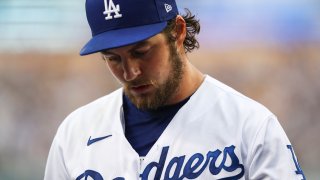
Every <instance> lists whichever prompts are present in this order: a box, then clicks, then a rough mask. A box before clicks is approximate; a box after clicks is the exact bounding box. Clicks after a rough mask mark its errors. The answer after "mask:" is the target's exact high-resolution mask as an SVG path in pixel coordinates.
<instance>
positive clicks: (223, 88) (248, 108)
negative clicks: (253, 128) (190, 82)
mask: <svg viewBox="0 0 320 180" xmlns="http://www.w3.org/2000/svg"><path fill="white" fill-rule="evenodd" d="M202 91H203V92H202V93H201V94H203V95H206V96H207V97H209V98H207V99H208V100H210V101H211V102H212V103H214V104H215V105H216V106H215V107H217V106H218V107H220V108H221V110H225V111H228V112H232V113H236V114H238V115H240V114H241V115H242V116H243V115H245V114H246V113H248V114H252V113H259V114H260V115H262V114H263V115H264V116H266V117H267V116H270V115H272V113H271V112H270V110H269V109H268V108H266V107H265V106H264V105H262V104H261V103H259V102H257V101H255V100H253V99H251V98H249V97H247V96H245V95H243V94H242V93H240V92H238V91H236V90H235V89H233V88H231V87H229V86H227V85H226V84H224V83H222V82H220V81H218V80H216V79H214V78H212V77H210V76H207V77H206V79H205V82H204V83H203V90H202Z"/></svg>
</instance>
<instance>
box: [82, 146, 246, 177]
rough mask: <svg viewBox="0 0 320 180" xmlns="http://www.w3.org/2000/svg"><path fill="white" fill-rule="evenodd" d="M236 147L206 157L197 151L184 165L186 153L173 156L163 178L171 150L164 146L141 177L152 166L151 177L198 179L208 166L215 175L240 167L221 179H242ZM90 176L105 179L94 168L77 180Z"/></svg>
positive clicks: (242, 168) (242, 173)
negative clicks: (158, 156)
mask: <svg viewBox="0 0 320 180" xmlns="http://www.w3.org/2000/svg"><path fill="white" fill-rule="evenodd" d="M234 149H235V146H234V145H232V146H229V147H225V148H224V150H223V152H222V151H220V150H219V149H217V150H215V151H209V152H208V153H207V155H206V157H204V155H202V154H201V153H196V154H194V155H192V156H191V157H190V158H189V159H188V160H187V162H186V164H185V166H184V167H183V164H184V161H185V160H186V159H185V158H186V156H185V155H184V156H179V157H173V158H172V159H171V160H170V161H169V163H168V166H167V167H166V168H165V173H164V177H163V178H161V175H162V172H163V170H164V165H165V162H166V159H167V155H168V151H169V146H166V147H163V148H162V151H161V155H160V159H159V162H151V163H149V164H148V165H147V166H146V168H145V169H144V170H143V172H142V174H140V178H141V180H148V177H149V173H150V171H151V170H152V168H156V174H155V176H154V177H153V178H151V177H150V179H154V180H160V179H164V180H170V179H174V180H181V179H184V178H188V179H196V178H197V177H199V176H200V175H201V174H202V173H203V171H204V170H205V169H206V168H207V167H208V170H209V171H210V173H211V174H212V175H214V176H215V175H218V174H220V172H221V171H222V170H225V171H226V172H230V174H234V173H235V171H236V170H238V169H240V172H239V173H238V174H236V175H232V176H228V177H224V178H220V180H233V179H240V178H241V177H243V175H244V166H243V165H242V164H240V162H239V159H238V157H237V155H236V154H235V152H234ZM221 154H222V161H221V162H220V164H219V165H218V166H216V165H217V163H218V158H219V157H220V156H221ZM227 158H229V159H230V160H231V163H230V162H228V164H230V165H229V166H228V165H226V164H227V162H226V161H227ZM220 159H221V158H220ZM199 168H200V169H199ZM197 169H199V170H197ZM181 170H183V171H182V174H181ZM180 174H181V175H180ZM170 175H171V176H170ZM88 177H90V178H91V179H93V180H103V177H102V176H101V174H99V173H98V172H96V171H93V170H86V171H85V172H84V173H83V174H81V175H79V176H78V177H77V179H76V180H82V179H87V178H88ZM113 180H125V178H123V177H117V178H114V179H113Z"/></svg>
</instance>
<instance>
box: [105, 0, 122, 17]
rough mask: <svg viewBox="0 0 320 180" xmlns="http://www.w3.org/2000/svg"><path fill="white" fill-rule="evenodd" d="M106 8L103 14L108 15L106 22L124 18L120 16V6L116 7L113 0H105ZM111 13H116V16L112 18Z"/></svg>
mask: <svg viewBox="0 0 320 180" xmlns="http://www.w3.org/2000/svg"><path fill="white" fill-rule="evenodd" d="M107 1H109V3H107ZM104 8H105V11H104V12H103V14H104V15H107V16H106V17H105V19H106V20H110V19H113V18H121V17H122V14H120V5H119V4H117V5H115V4H114V3H113V1H112V0H104ZM111 13H114V16H112V15H111Z"/></svg>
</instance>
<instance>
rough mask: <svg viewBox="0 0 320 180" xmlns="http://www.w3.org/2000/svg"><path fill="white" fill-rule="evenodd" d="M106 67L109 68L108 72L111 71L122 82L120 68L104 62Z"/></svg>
mask: <svg viewBox="0 0 320 180" xmlns="http://www.w3.org/2000/svg"><path fill="white" fill-rule="evenodd" d="M106 66H107V68H108V69H109V70H110V72H111V73H112V75H113V76H114V77H115V78H116V79H118V80H119V81H121V82H123V81H124V80H123V77H122V76H123V71H122V69H121V68H119V67H118V66H117V65H113V64H110V63H106Z"/></svg>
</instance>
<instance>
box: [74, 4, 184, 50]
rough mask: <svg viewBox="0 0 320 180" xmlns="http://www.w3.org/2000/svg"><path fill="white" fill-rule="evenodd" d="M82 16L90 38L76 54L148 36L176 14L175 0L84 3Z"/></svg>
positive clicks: (121, 44)
mask: <svg viewBox="0 0 320 180" xmlns="http://www.w3.org/2000/svg"><path fill="white" fill-rule="evenodd" d="M86 14H87V20H88V23H89V26H90V28H91V33H92V38H91V39H90V40H89V42H88V43H87V44H86V45H85V46H84V47H83V48H82V49H81V51H80V55H87V54H91V53H95V52H98V51H102V50H104V49H110V48H116V47H121V46H126V45H129V44H133V43H136V42H139V41H142V40H145V39H147V38H149V37H152V36H153V35H155V34H158V33H159V32H161V31H162V30H163V29H164V28H165V27H166V22H167V21H168V20H170V19H172V18H175V17H176V16H177V15H178V8H177V5H176V2H175V0H134V1H128V0H86Z"/></svg>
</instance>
